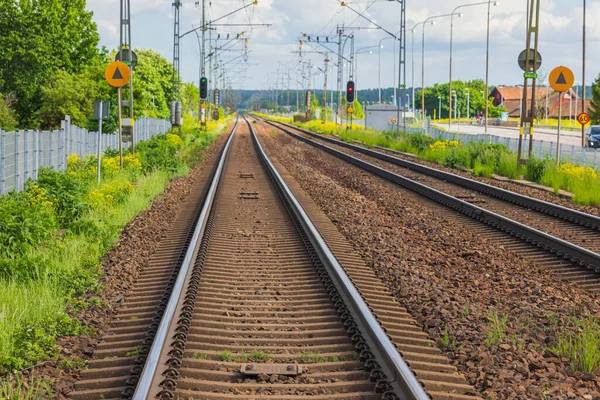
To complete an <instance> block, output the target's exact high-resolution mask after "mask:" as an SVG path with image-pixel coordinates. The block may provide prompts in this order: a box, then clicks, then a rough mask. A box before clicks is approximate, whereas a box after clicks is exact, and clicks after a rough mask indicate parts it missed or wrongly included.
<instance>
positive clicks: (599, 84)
mask: <svg viewBox="0 0 600 400" xmlns="http://www.w3.org/2000/svg"><path fill="white" fill-rule="evenodd" d="M590 105H591V107H590V109H589V110H588V112H589V113H590V116H591V117H592V124H594V125H596V124H600V75H598V78H596V80H595V81H594V84H593V85H592V99H591V100H590Z"/></svg>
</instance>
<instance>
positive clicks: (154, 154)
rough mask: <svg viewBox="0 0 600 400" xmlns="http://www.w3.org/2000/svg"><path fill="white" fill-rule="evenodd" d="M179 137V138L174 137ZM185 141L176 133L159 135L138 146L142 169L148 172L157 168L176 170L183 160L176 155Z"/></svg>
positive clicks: (169, 170)
mask: <svg viewBox="0 0 600 400" xmlns="http://www.w3.org/2000/svg"><path fill="white" fill-rule="evenodd" d="M173 136H175V137H177V138H178V139H179V140H176V139H175V138H173ZM182 145H183V142H182V141H181V138H179V137H178V136H176V135H168V137H167V135H158V136H155V137H153V138H152V139H150V140H147V141H145V142H142V143H140V144H138V146H137V154H138V156H139V158H140V161H141V165H142V170H143V171H144V172H145V173H147V172H150V171H153V170H157V169H163V170H165V171H168V172H175V171H177V169H178V168H179V167H180V166H181V161H180V160H179V159H178V158H177V157H176V155H177V152H178V151H179V150H180V149H181V147H182Z"/></svg>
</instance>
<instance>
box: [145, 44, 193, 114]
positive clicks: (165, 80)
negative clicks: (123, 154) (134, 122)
mask: <svg viewBox="0 0 600 400" xmlns="http://www.w3.org/2000/svg"><path fill="white" fill-rule="evenodd" d="M135 52H136V54H137V56H138V65H137V67H136V68H135V71H134V75H133V82H134V83H133V96H134V99H135V105H134V115H135V117H136V118H139V117H141V116H147V117H153V118H169V117H170V115H171V101H172V90H173V86H172V82H171V78H172V76H173V64H172V63H170V62H169V61H167V60H166V59H165V58H164V57H163V56H161V55H160V54H159V53H157V52H156V51H154V50H151V49H141V50H135ZM182 90H183V85H182ZM182 93H183V92H182Z"/></svg>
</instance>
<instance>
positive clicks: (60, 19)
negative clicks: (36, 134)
mask: <svg viewBox="0 0 600 400" xmlns="http://www.w3.org/2000/svg"><path fill="white" fill-rule="evenodd" d="M85 5H86V2H85V0H2V1H0V37H1V38H2V45H1V46H0V92H1V93H13V94H14V95H15V97H16V103H15V110H16V113H17V118H18V120H19V123H20V125H22V126H28V127H33V123H34V122H35V120H36V115H35V112H36V111H37V110H38V109H39V108H40V106H41V99H40V91H41V87H42V85H43V84H44V83H45V82H46V80H47V79H48V78H49V77H51V76H52V75H53V74H55V73H56V71H58V70H60V69H62V70H65V71H67V72H68V73H77V72H79V71H80V70H81V69H82V68H83V67H84V66H85V65H86V64H87V63H89V62H90V60H91V59H93V58H94V57H96V56H97V55H98V48H97V46H98V41H99V35H98V32H97V27H96V24H95V23H94V22H93V21H92V13H91V12H89V11H86V9H85Z"/></svg>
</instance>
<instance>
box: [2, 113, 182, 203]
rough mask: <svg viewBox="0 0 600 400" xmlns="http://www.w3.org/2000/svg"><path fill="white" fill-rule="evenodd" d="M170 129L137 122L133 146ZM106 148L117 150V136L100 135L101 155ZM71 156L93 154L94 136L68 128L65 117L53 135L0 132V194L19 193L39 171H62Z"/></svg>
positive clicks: (162, 124) (155, 121) (165, 124)
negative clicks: (46, 169) (52, 169)
mask: <svg viewBox="0 0 600 400" xmlns="http://www.w3.org/2000/svg"><path fill="white" fill-rule="evenodd" d="M170 128H171V124H170V123H169V121H167V120H158V119H153V118H140V119H138V120H136V121H135V124H134V139H135V142H136V144H137V143H139V142H140V141H142V140H148V139H150V138H152V137H153V136H156V135H160V134H162V133H166V132H167V131H168V130H169V129H170ZM109 147H110V148H113V149H117V148H118V147H119V139H118V135H117V134H115V133H109V134H105V133H103V134H102V137H101V144H100V149H101V151H105V150H106V149H108V148H109ZM73 153H75V154H77V155H79V156H80V157H83V156H86V155H89V154H97V153H98V132H89V131H88V130H87V129H84V128H80V127H78V126H76V125H72V124H71V122H70V118H69V117H68V116H67V117H65V120H64V121H62V122H61V128H60V129H58V130H53V131H38V130H20V131H13V132H5V131H4V129H0V194H6V193H8V192H10V191H12V190H17V191H20V190H23V187H24V185H25V182H27V180H28V179H29V178H31V179H37V176H38V171H39V170H40V168H43V167H54V169H55V170H57V171H64V170H65V169H66V168H67V157H68V156H69V155H70V154H73Z"/></svg>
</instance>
